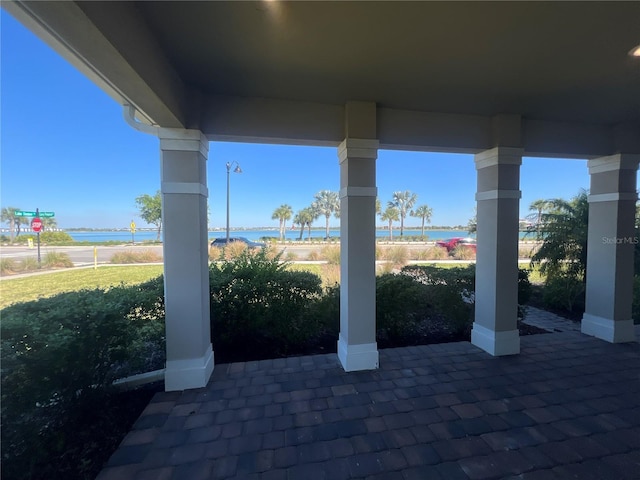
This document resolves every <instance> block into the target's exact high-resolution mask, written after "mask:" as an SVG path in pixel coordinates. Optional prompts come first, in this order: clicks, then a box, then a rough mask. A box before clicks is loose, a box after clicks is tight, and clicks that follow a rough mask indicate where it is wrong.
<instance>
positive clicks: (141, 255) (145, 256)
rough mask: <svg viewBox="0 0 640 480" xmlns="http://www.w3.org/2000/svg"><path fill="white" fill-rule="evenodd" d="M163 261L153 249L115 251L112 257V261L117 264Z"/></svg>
mask: <svg viewBox="0 0 640 480" xmlns="http://www.w3.org/2000/svg"><path fill="white" fill-rule="evenodd" d="M161 261H162V257H161V256H160V255H158V254H157V253H156V252H154V251H153V250H130V251H126V252H118V253H114V254H113V256H112V257H111V263H117V264H130V263H157V262H161Z"/></svg>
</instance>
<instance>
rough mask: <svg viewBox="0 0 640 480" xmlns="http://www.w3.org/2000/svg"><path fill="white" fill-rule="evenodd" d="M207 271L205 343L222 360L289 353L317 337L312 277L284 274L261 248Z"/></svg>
mask: <svg viewBox="0 0 640 480" xmlns="http://www.w3.org/2000/svg"><path fill="white" fill-rule="evenodd" d="M209 273H210V278H209V281H210V288H211V340H212V343H213V347H214V351H216V356H221V357H222V358H224V361H233V360H249V359H253V358H257V357H263V358H264V355H265V354H269V352H270V353H271V356H282V355H287V354H290V353H295V352H296V351H301V348H303V347H304V346H305V344H306V342H307V341H309V340H310V339H311V338H312V337H313V336H315V335H317V334H318V333H319V331H320V321H319V319H318V318H317V317H316V316H314V315H313V307H314V306H315V304H316V302H317V301H319V299H320V298H321V295H322V286H321V279H320V277H318V276H317V275H315V274H313V273H309V272H304V271H291V270H287V263H286V262H282V263H281V262H280V255H277V256H276V257H275V258H269V256H268V255H267V250H266V249H262V250H260V251H258V252H255V253H252V252H249V251H248V250H245V251H243V252H242V253H241V254H240V255H239V256H238V257H236V258H235V259H234V260H230V261H222V262H216V263H212V264H211V266H210V271H209Z"/></svg>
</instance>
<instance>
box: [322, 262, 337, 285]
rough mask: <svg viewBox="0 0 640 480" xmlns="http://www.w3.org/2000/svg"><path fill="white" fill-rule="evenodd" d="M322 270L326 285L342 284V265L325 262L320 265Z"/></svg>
mask: <svg viewBox="0 0 640 480" xmlns="http://www.w3.org/2000/svg"><path fill="white" fill-rule="evenodd" d="M320 271H321V274H320V278H322V284H323V285H324V286H326V287H330V286H334V285H340V265H331V264H323V265H320Z"/></svg>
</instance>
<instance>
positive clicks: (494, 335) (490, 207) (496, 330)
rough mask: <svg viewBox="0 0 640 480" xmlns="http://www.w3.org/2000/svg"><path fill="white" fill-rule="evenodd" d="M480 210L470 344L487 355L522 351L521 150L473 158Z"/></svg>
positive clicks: (490, 152)
mask: <svg viewBox="0 0 640 480" xmlns="http://www.w3.org/2000/svg"><path fill="white" fill-rule="evenodd" d="M475 163H476V169H477V173H478V190H477V194H476V200H477V204H478V205H477V208H478V212H477V214H478V217H477V219H478V224H477V225H478V226H477V228H478V230H477V244H478V247H477V254H476V296H475V321H474V323H473V329H472V330H471V343H473V344H474V345H476V346H477V347H480V348H482V349H483V350H485V351H487V352H489V353H490V354H491V355H496V356H497V355H512V354H516V353H519V352H520V336H519V333H518V217H519V210H518V206H519V205H518V204H519V202H520V196H521V193H520V165H521V164H522V149H520V148H508V147H496V148H493V149H491V150H487V151H484V152H482V153H479V154H477V155H476V156H475Z"/></svg>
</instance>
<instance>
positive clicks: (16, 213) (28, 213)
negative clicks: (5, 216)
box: [14, 210, 36, 217]
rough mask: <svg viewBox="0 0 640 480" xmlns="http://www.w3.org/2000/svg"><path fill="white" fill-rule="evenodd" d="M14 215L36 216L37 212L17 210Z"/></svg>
mask: <svg viewBox="0 0 640 480" xmlns="http://www.w3.org/2000/svg"><path fill="white" fill-rule="evenodd" d="M14 215H15V216H16V217H35V216H36V212H25V211H24V210H16V211H15V213H14Z"/></svg>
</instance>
